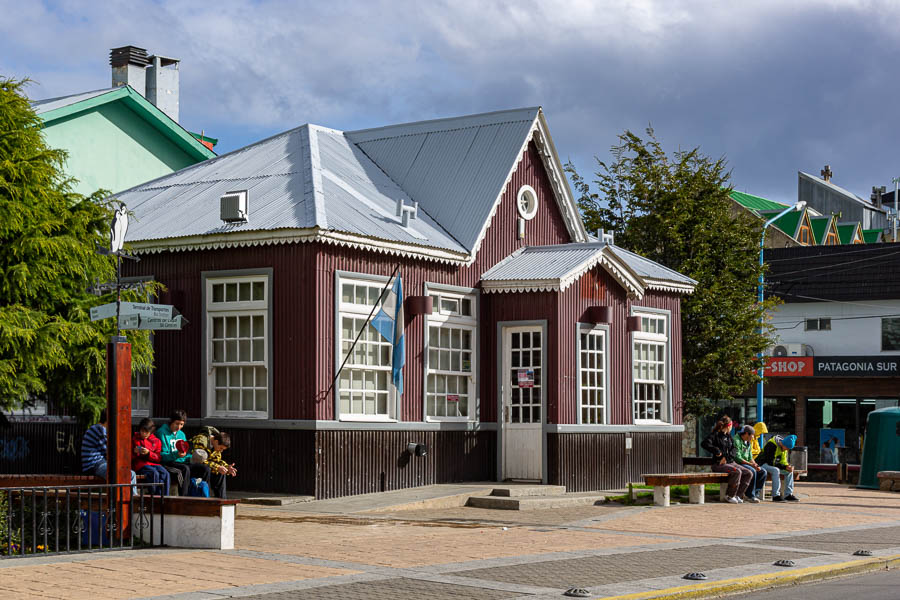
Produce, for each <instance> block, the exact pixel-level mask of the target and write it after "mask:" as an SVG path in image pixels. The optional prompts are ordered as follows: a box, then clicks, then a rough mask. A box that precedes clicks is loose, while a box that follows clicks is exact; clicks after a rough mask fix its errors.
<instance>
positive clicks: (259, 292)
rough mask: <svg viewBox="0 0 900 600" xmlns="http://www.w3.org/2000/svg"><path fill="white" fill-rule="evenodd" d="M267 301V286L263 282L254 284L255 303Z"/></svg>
mask: <svg viewBox="0 0 900 600" xmlns="http://www.w3.org/2000/svg"><path fill="white" fill-rule="evenodd" d="M265 299H266V284H265V282H263V281H254V282H253V301H254V302H258V301H262V300H265Z"/></svg>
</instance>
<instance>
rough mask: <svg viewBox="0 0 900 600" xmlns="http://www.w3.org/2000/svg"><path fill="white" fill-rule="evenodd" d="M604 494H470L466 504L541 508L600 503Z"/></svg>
mask: <svg viewBox="0 0 900 600" xmlns="http://www.w3.org/2000/svg"><path fill="white" fill-rule="evenodd" d="M605 498H606V497H605V496H601V495H597V494H563V495H552V496H472V497H470V498H469V500H468V501H467V502H466V506H471V507H473V508H490V509H494V510H541V509H547V508H571V507H573V506H591V505H594V504H600V503H601V502H603V500H604V499H605Z"/></svg>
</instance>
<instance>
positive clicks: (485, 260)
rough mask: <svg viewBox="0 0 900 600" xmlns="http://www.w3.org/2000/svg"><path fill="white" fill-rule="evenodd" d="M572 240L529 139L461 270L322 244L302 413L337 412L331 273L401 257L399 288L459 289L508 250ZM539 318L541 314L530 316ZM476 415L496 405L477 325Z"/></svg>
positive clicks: (408, 398) (389, 265)
mask: <svg viewBox="0 0 900 600" xmlns="http://www.w3.org/2000/svg"><path fill="white" fill-rule="evenodd" d="M524 184H528V185H531V186H532V187H533V188H534V189H535V190H536V191H537V192H538V196H539V200H540V202H539V209H538V213H537V216H535V218H534V219H532V220H531V221H528V223H527V227H526V237H525V240H519V239H518V238H517V221H518V212H517V209H516V194H517V193H518V191H519V188H520V187H521V186H522V185H524ZM568 241H570V238H569V234H568V231H567V230H566V228H565V224H564V222H563V220H562V216H561V214H560V212H559V209H558V208H557V206H556V201H555V200H554V197H553V192H552V189H551V187H550V183H549V180H548V178H547V175H546V173H545V171H544V167H543V164H542V163H541V159H540V156H539V155H538V154H537V150H536V148H535V147H534V144H530V145H529V148H528V151H527V152H526V153H525V155H524V156H523V158H522V161H521V162H520V163H519V166H518V168H517V169H516V171H515V173H514V174H513V176H512V178H511V179H510V182H509V184H508V185H507V188H506V191H505V192H504V195H503V199H502V200H501V203H500V205H499V207H498V208H497V212H496V214H495V215H494V218H493V220H492V222H491V225H490V227H489V228H488V231H487V233H486V235H485V238H484V241H483V243H482V245H481V250H480V251H479V253H478V256H477V259H476V261H475V262H474V263H473V264H472V265H471V266H469V267H465V268H462V269H459V268H457V267H455V266H448V265H444V264H439V263H434V262H424V261H416V260H410V259H397V258H396V257H390V256H385V255H383V254H380V253H375V252H367V251H360V250H355V249H351V248H344V247H338V246H331V245H322V246H319V247H320V248H321V252H320V254H319V256H318V257H317V259H316V290H317V292H316V295H317V298H316V303H317V306H318V315H319V318H318V321H317V324H318V330H317V335H316V352H317V354H318V355H319V356H320V357H328V358H324V359H320V360H319V361H318V362H317V365H316V379H317V381H318V384H317V390H318V392H319V394H320V395H319V400H318V402H317V405H316V409H315V416H314V417H313V416H308V417H302V418H317V419H332V418H334V398H332V397H331V396H330V395H329V397H328V398H327V399H325V398H324V397H323V393H324V391H325V390H327V389H328V387H329V386H330V385H331V380H332V378H333V377H334V359H333V358H332V357H333V356H334V345H333V338H334V272H335V271H337V270H340V271H349V272H354V273H368V274H374V275H382V276H388V275H390V274H391V272H392V271H393V269H394V266H395V265H396V264H397V263H398V262H399V263H400V269H401V273H402V276H403V286H404V288H403V291H404V293H405V294H406V295H407V296H412V295H421V294H424V291H425V287H424V286H425V283H426V282H428V283H442V284H449V285H458V286H463V287H477V286H478V283H479V281H480V280H481V275H482V273H484V271H486V270H488V269H490V268H491V267H493V266H494V265H495V264H496V263H498V262H500V261H501V260H503V259H504V258H506V257H507V256H509V254H511V253H512V252H513V251H515V250H517V249H518V248H520V247H522V246H524V245H526V244H527V245H545V244H559V243H565V242H568ZM486 299H487V298H486V295H484V296H482V301H483V302H482V307H481V322H482V323H491V322H493V321H492V320H491V317H490V316H489V315H488V313H486V312H485V310H486V309H485V307H486V305H487V304H488V302H485V300H486ZM552 314H553V313H552V312H549V313H543V315H544V316H541V317H539V318H548V316H551V315H552ZM533 318H538V317H533ZM423 323H424V319H423V318H422V317H417V318H410V317H407V323H406V324H407V329H406V348H407V349H406V353H407V354H406V365H407V367H406V369H405V371H404V378H405V379H404V393H403V406H402V415H401V416H402V419H403V420H404V421H421V420H422V418H423V417H422V379H423V368H422V364H423V362H422V361H423V357H422V348H423V346H424V330H423ZM480 333H481V350H482V353H481V367H482V371H481V375H482V380H481V396H482V401H481V409H482V412H481V420H482V421H493V420H494V419H495V418H496V417H495V415H494V413H495V412H496V410H495V404H496V393H495V391H494V390H495V389H496V388H495V383H494V382H493V381H491V380H490V374H491V372H492V371H493V362H494V356H495V354H494V352H495V350H494V348H493V347H492V346H491V343H492V341H491V340H492V337H493V335H494V331H493V330H491V328H490V327H482V329H481V332H480Z"/></svg>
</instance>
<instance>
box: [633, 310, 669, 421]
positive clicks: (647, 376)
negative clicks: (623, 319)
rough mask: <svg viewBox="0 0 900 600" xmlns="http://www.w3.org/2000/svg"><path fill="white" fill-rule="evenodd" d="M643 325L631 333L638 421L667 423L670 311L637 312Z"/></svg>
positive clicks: (635, 408)
mask: <svg viewBox="0 0 900 600" xmlns="http://www.w3.org/2000/svg"><path fill="white" fill-rule="evenodd" d="M634 314H635V316H638V317H640V319H641V326H640V329H639V330H638V331H635V332H633V334H632V351H631V361H632V382H633V388H634V392H633V397H632V404H633V407H634V422H635V423H641V422H643V423H664V422H667V420H668V418H669V377H668V374H669V326H668V321H669V318H668V315H667V314H664V313H655V312H635V313H634Z"/></svg>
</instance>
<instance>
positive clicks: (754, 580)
mask: <svg viewBox="0 0 900 600" xmlns="http://www.w3.org/2000/svg"><path fill="white" fill-rule="evenodd" d="M898 566H900V554H895V555H892V556H884V557H878V558H866V559H861V560H852V561H848V562H843V563H834V564H831V565H823V566H819V567H806V568H802V569H793V570H790V571H779V572H777V573H765V574H762V575H751V576H748V577H739V578H735V579H723V580H721V581H709V582H705V583H696V584H693V585H686V586H682V587H673V588H667V589H663V590H652V591H649V592H638V593H634V594H625V595H622V596H604V597H603V598H597V599H596V600H614V599H615V600H653V599H661V598H665V599H667V600H670V599H671V600H680V599H688V598H710V597H717V596H722V595H731V594H738V593H742V592H752V591H756V590H761V589H766V588H773V587H782V586H787V585H797V584H801V583H810V582H813V581H820V580H823V579H831V578H835V577H844V576H847V575H857V574H861V573H869V572H872V571H879V570H881V569H888V568H892V567H898Z"/></svg>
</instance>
